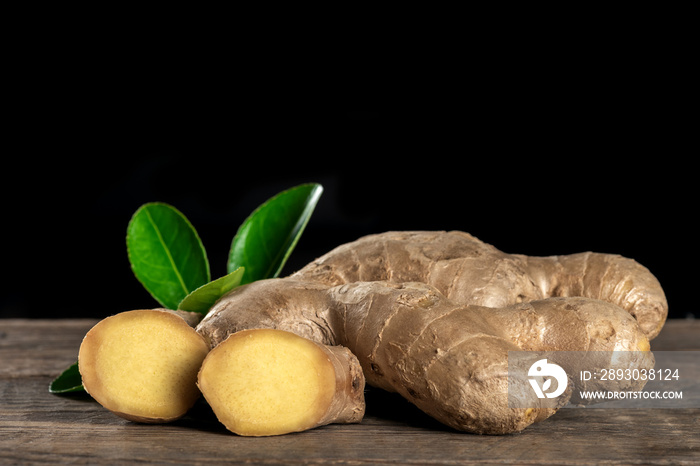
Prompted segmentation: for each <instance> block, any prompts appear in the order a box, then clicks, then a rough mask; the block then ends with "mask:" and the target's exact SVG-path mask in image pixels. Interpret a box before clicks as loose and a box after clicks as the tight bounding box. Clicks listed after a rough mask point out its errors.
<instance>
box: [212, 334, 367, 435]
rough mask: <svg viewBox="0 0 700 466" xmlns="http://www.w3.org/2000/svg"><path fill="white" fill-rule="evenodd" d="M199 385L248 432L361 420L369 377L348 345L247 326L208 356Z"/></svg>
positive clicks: (234, 425) (228, 422)
mask: <svg viewBox="0 0 700 466" xmlns="http://www.w3.org/2000/svg"><path fill="white" fill-rule="evenodd" d="M198 386H199V388H200V389H201V391H202V393H203V395H204V398H205V399H206V400H207V402H208V403H209V405H210V406H211V408H212V410H213V411H214V413H215V414H216V416H217V417H218V419H219V421H221V423H222V424H224V425H225V426H226V428H228V429H229V430H230V431H232V432H235V433H237V434H239V435H246V436H265V435H279V434H286V433H289V432H299V431H303V430H308V429H311V428H314V427H318V426H322V425H326V424H329V423H331V422H334V423H353V422H359V421H360V420H361V419H362V417H363V415H364V410H365V404H364V396H363V391H364V377H363V376H362V369H361V368H360V365H359V362H358V361H357V358H355V356H354V355H353V354H352V353H351V352H350V351H348V350H347V349H346V348H342V347H338V346H334V347H329V346H325V345H321V344H318V343H314V342H313V341H311V340H308V339H305V338H302V337H300V336H297V335H295V334H293V333H289V332H284V331H281V330H265V329H258V330H244V331H242V332H238V333H236V334H234V335H231V337H230V338H228V339H227V340H226V341H225V342H223V343H221V344H220V345H218V346H217V347H216V348H214V349H213V350H212V351H211V352H210V353H209V355H208V356H207V357H206V358H205V360H204V363H203V364H202V368H201V371H200V372H199V381H198Z"/></svg>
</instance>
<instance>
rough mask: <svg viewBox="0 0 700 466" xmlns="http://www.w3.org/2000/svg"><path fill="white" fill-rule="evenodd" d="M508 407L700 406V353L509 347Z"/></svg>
mask: <svg viewBox="0 0 700 466" xmlns="http://www.w3.org/2000/svg"><path fill="white" fill-rule="evenodd" d="M508 405H509V406H510V407H511V408H561V407H580V406H586V407H592V408H700V351H656V352H650V351H591V352H584V351H549V352H538V351H509V352H508Z"/></svg>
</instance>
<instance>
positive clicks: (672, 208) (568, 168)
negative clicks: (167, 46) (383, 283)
mask: <svg viewBox="0 0 700 466" xmlns="http://www.w3.org/2000/svg"><path fill="white" fill-rule="evenodd" d="M56 57H59V58H56ZM624 57H626V58H624V59H622V58H620V57H619V56H617V55H616V54H611V56H610V57H608V58H607V59H603V61H602V62H601V61H599V59H598V58H597V57H596V58H593V57H581V56H577V57H576V59H572V60H569V61H567V60H560V61H557V62H556V66H550V67H548V68H546V69H543V68H540V67H539V66H538V63H528V64H527V66H525V62H524V61H516V62H510V63H509V65H508V66H501V67H497V68H496V67H488V66H483V63H481V64H476V65H475V64H473V63H470V62H469V60H467V62H469V63H467V64H468V65H471V68H469V70H467V71H465V72H464V71H463V72H461V73H459V74H455V73H456V70H455V69H451V68H449V69H445V68H439V67H436V68H431V69H430V70H428V72H427V73H426V75H427V76H426V77H425V78H424V77H423V75H420V76H418V75H417V74H416V73H415V71H416V69H414V68H411V67H408V68H407V69H405V70H404V71H406V72H407V74H401V73H399V74H397V75H393V76H392V77H391V78H380V77H379V76H378V74H375V73H376V70H375V69H374V68H372V67H369V68H364V69H363V70H364V72H357V73H350V72H349V71H348V68H343V67H338V66H336V67H333V68H330V69H326V68H325V67H324V66H320V69H318V68H316V69H315V71H313V72H311V71H308V70H307V69H306V68H304V67H303V66H301V65H299V64H298V63H297V64H296V67H291V66H288V63H283V64H281V65H279V66H278V67H272V69H267V70H265V71H259V70H258V69H257V68H250V67H243V66H239V67H238V68H236V70H234V71H229V72H227V73H225V74H223V75H222V73H221V70H220V69H218V68H216V67H207V66H205V64H196V63H195V64H194V65H193V64H191V63H189V64H182V63H172V62H169V63H167V64H163V63H160V65H163V67H164V68H165V69H166V70H167V72H162V70H161V72H159V73H156V74H150V72H149V71H152V70H153V68H158V66H159V64H152V63H151V64H149V65H148V66H146V64H145V62H138V63H136V64H135V65H134V66H132V67H129V68H124V67H123V66H116V65H114V64H113V63H112V62H111V61H110V60H99V59H96V60H93V59H94V58H95V57H94V56H90V58H91V61H89V64H90V66H80V67H79V68H77V71H76V69H75V68H72V67H71V64H73V65H75V64H77V63H81V64H82V65H84V64H85V62H84V59H85V58H86V57H85V56H80V57H78V58H76V57H73V60H67V61H66V57H65V56H61V55H60V54H59V53H58V50H53V51H51V50H50V48H49V52H47V53H44V54H42V55H41V56H39V57H36V56H34V57H33V60H35V62H32V63H27V62H25V63H24V64H31V65H32V66H31V67H29V68H28V69H29V70H30V71H23V69H22V68H20V69H19V71H16V76H15V78H16V85H15V86H14V87H13V88H12V95H11V97H12V100H13V105H12V106H11V107H10V110H8V111H7V112H6V113H7V114H8V116H10V117H11V118H10V122H9V123H8V124H7V125H6V127H5V130H6V132H7V134H8V139H7V140H8V141H12V144H9V142H8V144H7V146H6V149H5V150H4V152H5V154H6V156H5V164H4V169H3V175H4V177H3V178H4V180H3V184H2V192H1V194H2V203H3V217H2V218H3V220H2V256H3V263H4V265H5V267H4V268H3V284H2V295H1V296H0V317H6V318H7V317H28V318H38V317H50V318H62V317H95V318H99V317H104V316H107V315H110V314H113V313H115V312H119V311H123V310H128V309H134V308H142V307H155V306H156V305H157V303H155V301H153V299H152V298H151V297H150V295H149V294H148V293H147V292H146V291H145V290H144V289H143V288H142V287H141V285H140V283H139V282H138V281H137V280H136V279H135V278H134V276H133V274H132V272H131V270H130V267H129V263H128V260H127V256H126V247H125V232H126V227H127V223H128V221H129V219H130V217H131V215H132V214H133V213H134V212H135V211H136V209H137V208H138V207H139V206H140V205H142V204H143V203H146V202H150V201H162V202H167V203H170V204H172V205H174V206H175V207H177V208H178V209H179V210H181V211H182V212H183V213H184V214H185V215H186V216H187V217H188V218H189V220H190V221H191V222H192V223H193V225H194V226H195V228H196V229H197V231H198V232H199V234H200V236H201V238H202V240H203V243H204V245H205V247H206V249H207V252H208V256H209V260H210V263H211V270H212V275H213V277H214V278H216V277H218V276H220V275H223V274H224V273H225V261H226V257H227V254H228V247H229V245H230V242H231V239H232V238H233V236H234V234H235V233H236V229H237V228H238V226H239V225H240V224H241V222H242V221H243V220H244V219H245V217H246V216H247V215H248V214H250V213H251V212H252V210H253V209H254V208H255V207H257V206H258V205H260V204H261V203H263V202H264V201H265V200H267V199H268V198H269V197H271V196H273V195H275V194H276V193H278V192H280V191H282V190H284V189H287V188H290V187H292V186H295V185H297V184H300V183H305V182H318V183H321V184H322V185H323V186H324V188H325V191H324V194H323V196H322V197H321V199H320V202H319V204H318V206H317V209H316V211H315V213H314V215H313V217H312V218H311V221H310V222H309V224H308V226H307V228H306V231H305V232H304V234H303V236H302V238H301V241H300V242H299V244H298V246H297V249H296V250H295V251H294V253H293V254H292V256H291V259H290V260H289V262H288V264H287V267H286V269H285V274H286V273H290V272H292V271H294V270H296V269H297V268H299V267H301V266H302V265H304V264H305V263H307V262H308V261H310V260H312V259H313V258H315V257H317V256H319V255H321V254H323V253H324V252H326V251H328V250H329V249H331V248H332V247H334V246H337V245H339V244H341V243H343V242H346V241H351V240H353V239H355V238H357V237H359V236H361V235H365V234H369V233H377V232H381V231H386V230H411V229H423V230H436V229H440V230H452V229H455V230H464V231H467V232H470V233H472V234H474V235H475V236H477V237H478V238H480V239H482V240H484V241H485V242H488V243H491V244H493V245H495V246H496V247H498V248H499V249H501V250H503V251H506V252H512V253H523V254H531V255H550V254H567V253H574V252H581V251H588V250H592V251H597V252H610V253H618V254H622V255H625V256H628V257H632V258H634V259H636V260H637V261H639V262H641V263H642V264H644V265H645V266H647V267H648V268H649V269H650V270H651V271H652V272H653V273H654V274H655V275H656V276H657V277H658V278H659V280H660V281H661V283H662V285H663V287H664V289H665V291H666V294H667V297H668V301H669V304H670V310H671V315H672V317H681V318H685V317H690V316H697V312H698V311H697V305H696V301H695V298H694V297H693V293H694V291H695V289H697V288H698V286H697V284H696V283H697V281H696V280H697V279H696V276H697V271H695V265H694V261H695V260H697V256H698V254H697V250H696V248H695V239H696V236H697V235H696V229H695V217H696V215H697V191H696V185H697V181H696V167H695V165H694V163H693V162H694V159H695V158H696V157H697V153H698V151H697V149H698V148H697V143H696V135H697V127H696V118H697V106H696V105H695V104H696V103H697V102H696V96H695V94H693V93H692V92H691V90H690V89H691V88H690V86H689V84H688V80H689V75H688V73H687V70H686V69H685V66H686V65H685V64H684V62H678V61H676V60H675V59H674V58H667V57H666V56H665V55H664V54H662V53H660V54H658V55H656V56H655V57H653V60H654V61H653V63H652V64H650V63H649V62H648V58H646V55H644V56H642V55H641V54H640V55H636V56H634V57H632V58H629V54H625V55H624ZM550 58H551V57H550ZM557 59H558V60H559V59H560V57H557ZM27 60H28V59H27ZM581 60H583V61H584V63H581ZM545 61H547V60H543V61H542V62H540V64H542V63H543V62H545ZM36 62H39V63H40V65H39V66H37V65H36ZM490 64H491V65H495V63H494V62H490ZM549 64H550V65H551V63H549ZM132 65H133V64H132ZM197 65H199V66H200V68H197V70H200V69H201V73H200V74H199V75H198V76H195V77H194V78H192V79H191V80H190V78H189V75H186V76H187V77H185V75H182V74H181V72H182V71H183V69H185V68H188V69H189V70H190V71H191V69H192V66H197ZM317 65H318V63H317ZM321 65H323V63H321ZM593 65H595V66H593ZM660 69H661V70H663V71H662V72H660V71H659V70H660ZM423 71H426V70H423ZM195 74H197V73H195ZM234 78H235V79H234ZM687 110H691V111H692V115H688V114H687V113H686V112H687Z"/></svg>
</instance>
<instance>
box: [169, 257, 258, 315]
mask: <svg viewBox="0 0 700 466" xmlns="http://www.w3.org/2000/svg"><path fill="white" fill-rule="evenodd" d="M243 272H244V270H243V267H239V268H237V269H236V270H234V271H233V272H231V273H230V274H228V275H224V276H223V277H221V278H217V279H216V280H214V281H212V282H209V283H207V284H206V285H203V286H200V287H199V288H197V289H196V290H194V291H193V292H192V293H190V294H188V295H187V296H186V297H185V299H183V300H182V302H181V303H180V306H179V310H181V311H190V312H199V313H201V314H206V313H207V311H208V310H209V309H210V308H211V307H212V306H213V305H214V303H215V302H216V301H217V300H218V299H219V298H220V297H222V296H223V295H224V294H226V293H227V292H229V291H231V290H232V289H234V288H235V287H237V286H238V285H240V283H241V279H242V278H243Z"/></svg>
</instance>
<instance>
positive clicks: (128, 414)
mask: <svg viewBox="0 0 700 466" xmlns="http://www.w3.org/2000/svg"><path fill="white" fill-rule="evenodd" d="M183 317H189V316H180V315H178V314H177V313H174V312H170V311H167V310H163V309H148V310H135V311H126V312H122V313H119V314H116V315H113V316H110V317H107V318H105V319H103V320H101V321H100V322H98V323H97V324H96V325H95V326H94V327H93V328H92V329H90V331H88V333H87V334H86V335H85V338H84V339H83V342H82V343H81V345H80V351H79V354H78V368H79V370H80V375H81V377H82V380H83V387H84V388H85V391H87V392H88V393H89V394H90V395H91V396H92V397H93V398H94V399H95V400H96V401H97V402H98V403H100V404H101V405H102V406H104V407H105V408H107V409H108V410H110V411H112V412H113V413H115V414H116V415H118V416H121V417H123V418H125V419H129V420H131V421H136V422H144V423H161V422H169V421H173V420H175V419H178V418H180V417H182V416H183V415H184V414H186V413H187V411H188V410H189V409H190V408H191V407H192V406H193V405H194V403H195V402H196V401H197V399H198V398H199V397H200V395H201V394H200V392H199V390H198V389H197V385H196V381H197V372H198V371H199V369H200V366H201V364H202V361H203V360H204V357H205V356H206V355H207V353H208V352H209V346H208V345H207V344H206V342H205V341H204V339H203V338H202V337H201V336H200V335H199V334H198V333H197V332H195V330H194V328H193V327H191V326H190V325H188V323H187V322H186V321H185V320H184V319H183ZM198 320H199V319H197V321H198ZM191 323H193V324H194V323H195V321H192V322H191Z"/></svg>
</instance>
